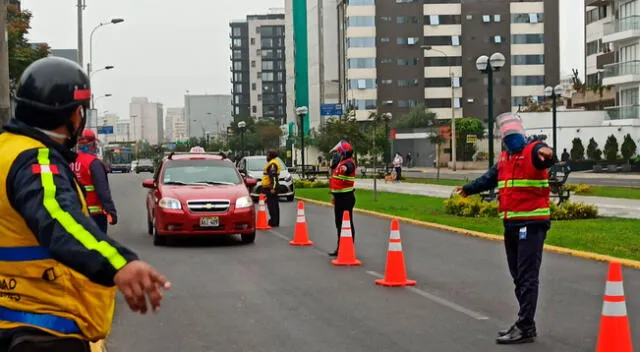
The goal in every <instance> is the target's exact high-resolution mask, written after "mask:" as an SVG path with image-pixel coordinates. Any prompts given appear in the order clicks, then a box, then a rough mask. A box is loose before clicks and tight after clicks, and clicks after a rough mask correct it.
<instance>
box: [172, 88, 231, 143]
mask: <svg viewBox="0 0 640 352" xmlns="http://www.w3.org/2000/svg"><path fill="white" fill-rule="evenodd" d="M230 102H231V95H226V94H200V95H199V94H191V95H189V94H188V95H185V96H184V120H185V122H186V128H187V135H188V136H189V137H198V138H199V137H205V136H206V135H209V136H210V137H216V136H218V135H220V134H221V133H223V132H224V131H226V127H227V126H229V124H230V123H231V121H232V118H231V116H232V113H231V111H232V110H231V104H230Z"/></svg>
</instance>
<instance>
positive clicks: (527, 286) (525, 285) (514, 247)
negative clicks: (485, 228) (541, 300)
mask: <svg viewBox="0 0 640 352" xmlns="http://www.w3.org/2000/svg"><path fill="white" fill-rule="evenodd" d="M525 228H526V235H521V234H520V228H519V227H515V228H510V227H508V228H506V229H505V234H504V245H505V249H506V251H507V262H508V263H509V271H510V272H511V277H512V278H513V283H514V284H515V286H516V288H515V294H516V299H517V300H518V304H519V306H520V311H519V312H518V320H517V321H516V325H517V326H518V327H519V328H520V329H528V328H533V327H535V324H536V323H535V314H536V307H537V305H538V286H539V276H540V266H541V264H542V248H543V245H544V240H545V239H546V237H547V230H548V227H547V226H544V225H529V226H527V227H525Z"/></svg>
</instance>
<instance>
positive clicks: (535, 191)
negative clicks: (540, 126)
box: [498, 142, 551, 220]
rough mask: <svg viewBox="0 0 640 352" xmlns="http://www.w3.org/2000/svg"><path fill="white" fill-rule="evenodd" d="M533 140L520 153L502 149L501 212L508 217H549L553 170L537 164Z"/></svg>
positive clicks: (500, 165) (500, 161)
mask: <svg viewBox="0 0 640 352" xmlns="http://www.w3.org/2000/svg"><path fill="white" fill-rule="evenodd" d="M538 143H540V142H534V143H530V144H528V145H527V146H525V148H524V149H523V150H522V152H520V153H517V154H512V155H509V154H508V153H507V152H502V154H501V155H500V160H499V161H498V189H499V194H498V201H499V212H500V213H501V216H502V217H503V218H504V219H506V220H549V219H550V218H551V209H550V208H549V194H550V189H549V173H548V170H547V169H544V170H538V169H536V167H535V166H534V165H533V160H532V153H533V148H534V147H535V146H536V145H537V144H538Z"/></svg>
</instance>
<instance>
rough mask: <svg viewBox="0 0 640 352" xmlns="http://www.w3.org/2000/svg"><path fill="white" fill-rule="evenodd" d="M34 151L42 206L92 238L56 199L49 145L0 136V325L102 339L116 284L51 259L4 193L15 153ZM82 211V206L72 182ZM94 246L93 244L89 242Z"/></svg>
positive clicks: (72, 231) (75, 232)
mask: <svg viewBox="0 0 640 352" xmlns="http://www.w3.org/2000/svg"><path fill="white" fill-rule="evenodd" d="M31 149H38V163H39V164H40V177H41V182H42V187H43V188H44V202H43V203H44V204H43V205H42V206H43V207H45V208H47V210H48V212H49V214H50V215H51V217H52V218H54V219H56V221H58V222H59V223H60V225H62V227H64V228H65V229H66V230H67V231H68V232H69V236H73V237H75V238H76V239H77V240H78V241H80V242H82V243H83V244H85V245H88V246H92V247H96V250H98V251H100V248H98V247H99V243H97V242H96V243H93V244H92V243H85V242H87V241H91V240H93V242H95V239H94V237H93V236H91V235H90V234H89V233H88V232H87V230H86V229H84V228H83V227H82V226H81V225H80V224H78V223H77V222H76V221H75V220H74V219H73V218H72V217H71V216H69V214H68V213H66V212H64V211H63V210H62V209H61V208H60V204H58V201H57V200H56V199H55V194H56V188H55V185H54V183H53V177H54V175H53V173H52V172H51V171H50V168H49V166H48V165H49V164H50V162H49V149H48V148H47V147H46V146H45V145H44V144H42V143H41V142H39V141H37V140H35V139H32V138H30V137H26V136H22V135H18V134H13V133H9V132H4V133H2V134H0V329H13V328H18V327H33V328H38V329H41V330H44V331H46V332H48V333H50V334H53V335H56V336H60V337H76V338H81V339H84V340H89V341H98V340H100V339H103V338H105V337H106V336H107V335H108V333H109V330H110V328H111V322H112V320H113V313H114V310H115V294H116V289H115V287H106V286H102V285H99V284H96V283H94V282H92V281H90V280H89V279H88V278H87V277H86V276H84V275H83V274H80V273H79V272H77V271H75V270H73V269H71V268H69V267H67V266H65V265H64V264H62V263H60V262H58V261H56V260H55V259H53V258H51V255H50V253H49V252H48V251H47V250H46V249H45V248H44V247H41V246H40V244H39V243H38V240H37V238H36V236H35V235H34V234H33V232H31V230H30V229H29V227H28V226H27V224H26V222H25V220H24V219H23V218H22V217H21V216H20V214H19V213H18V212H16V211H15V209H13V207H12V206H11V205H10V203H9V198H8V197H7V190H6V184H7V173H8V170H9V169H10V167H11V165H12V164H13V162H14V161H15V159H16V158H17V157H18V155H19V154H20V153H22V152H24V151H26V150H31ZM75 187H76V190H77V192H78V198H79V201H80V202H81V203H82V207H83V210H84V213H85V214H89V213H88V210H87V204H86V201H85V199H84V196H83V194H82V191H81V189H80V186H79V185H78V184H77V183H76V184H75ZM94 245H95V246H94Z"/></svg>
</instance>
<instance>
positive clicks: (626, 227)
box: [296, 188, 640, 260]
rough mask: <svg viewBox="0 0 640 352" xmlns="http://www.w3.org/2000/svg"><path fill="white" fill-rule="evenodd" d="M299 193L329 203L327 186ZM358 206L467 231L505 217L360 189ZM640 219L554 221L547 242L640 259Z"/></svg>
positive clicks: (493, 225) (493, 230) (494, 228)
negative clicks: (457, 212) (472, 214)
mask: <svg viewBox="0 0 640 352" xmlns="http://www.w3.org/2000/svg"><path fill="white" fill-rule="evenodd" d="M296 195H297V196H299V197H303V198H309V199H314V200H319V201H325V202H328V201H329V200H330V195H329V194H328V191H327V189H326V188H313V189H311V188H298V189H296ZM356 197H357V201H356V208H359V209H364V210H371V211H376V212H380V213H385V214H389V215H396V216H401V217H406V218H411V219H415V220H420V221H427V222H433V223H437V224H442V225H448V226H453V227H458V228H463V229H467V230H473V231H479V232H485V233H489V234H496V235H500V234H502V231H503V227H502V220H500V219H492V218H465V217H458V216H453V215H449V214H447V213H446V212H445V209H444V205H443V199H442V198H433V197H424V196H416V195H406V194H397V193H385V192H378V201H377V202H375V201H373V192H371V191H367V190H357V191H356ZM638 229H640V220H635V219H623V218H609V217H602V218H598V219H591V220H570V221H553V222H552V225H551V231H549V235H548V237H547V241H546V243H547V244H551V245H555V246H559V247H564V248H569V249H576V250H581V251H587V252H593V253H599V254H605V255H611V256H614V257H619V258H627V259H634V260H640V232H638Z"/></svg>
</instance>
